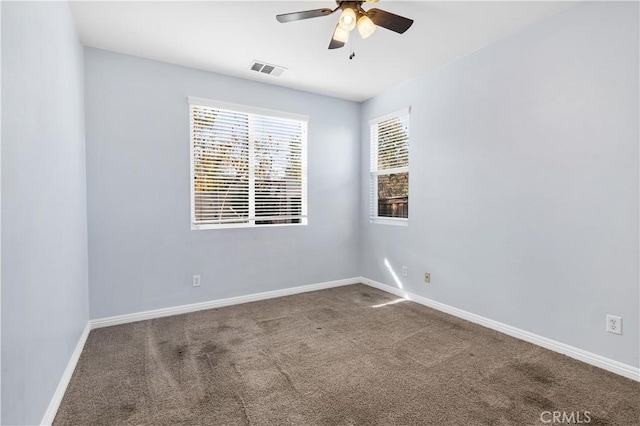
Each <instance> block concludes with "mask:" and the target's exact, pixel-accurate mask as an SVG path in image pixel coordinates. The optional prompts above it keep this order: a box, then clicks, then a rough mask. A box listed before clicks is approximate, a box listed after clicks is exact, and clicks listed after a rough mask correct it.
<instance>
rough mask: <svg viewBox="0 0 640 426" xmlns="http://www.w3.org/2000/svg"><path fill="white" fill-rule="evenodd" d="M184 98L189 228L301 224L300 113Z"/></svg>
mask: <svg viewBox="0 0 640 426" xmlns="http://www.w3.org/2000/svg"><path fill="white" fill-rule="evenodd" d="M189 103H190V116H191V153H192V155H191V161H192V188H191V189H192V197H191V213H192V214H191V216H192V227H193V228H194V229H203V228H204V229H206V228H220V227H239V226H257V225H282V224H305V223H306V217H307V211H306V210H307V205H306V204H307V200H306V198H307V191H306V174H307V173H306V137H307V119H306V117H302V116H298V115H294V114H288V113H282V112H279V111H270V110H263V109H258V108H252V107H247V106H242V105H232V104H226V103H221V102H215V101H209V100H206V99H199V98H189Z"/></svg>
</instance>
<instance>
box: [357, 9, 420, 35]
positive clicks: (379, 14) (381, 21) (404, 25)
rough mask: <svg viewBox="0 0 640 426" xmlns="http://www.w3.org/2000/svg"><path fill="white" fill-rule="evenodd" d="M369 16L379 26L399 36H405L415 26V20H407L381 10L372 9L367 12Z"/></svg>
mask: <svg viewBox="0 0 640 426" xmlns="http://www.w3.org/2000/svg"><path fill="white" fill-rule="evenodd" d="M367 16H369V18H371V20H372V21H373V23H374V24H376V25H377V26H379V27H382V28H386V29H388V30H391V31H395V32H397V33H399V34H403V33H404V32H405V31H407V30H408V29H409V27H410V26H411V25H412V24H413V19H409V18H405V17H404V16H400V15H396V14H393V13H391V12H385V11H384V10H381V9H371V10H369V11H368V12H367Z"/></svg>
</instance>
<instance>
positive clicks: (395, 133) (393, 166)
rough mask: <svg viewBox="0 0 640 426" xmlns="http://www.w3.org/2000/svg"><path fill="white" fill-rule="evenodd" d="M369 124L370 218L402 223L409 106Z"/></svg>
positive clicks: (405, 210) (406, 190) (405, 212)
mask: <svg viewBox="0 0 640 426" xmlns="http://www.w3.org/2000/svg"><path fill="white" fill-rule="evenodd" d="M370 125H371V145H370V149H371V161H370V167H371V169H370V170H371V197H370V199H371V205H370V212H371V220H372V221H374V222H385V223H390V222H393V221H396V222H404V223H406V219H407V218H408V217H409V108H405V109H403V110H400V111H397V112H395V113H392V114H389V115H386V116H384V117H379V118H376V119H374V120H371V121H370ZM380 219H383V220H380Z"/></svg>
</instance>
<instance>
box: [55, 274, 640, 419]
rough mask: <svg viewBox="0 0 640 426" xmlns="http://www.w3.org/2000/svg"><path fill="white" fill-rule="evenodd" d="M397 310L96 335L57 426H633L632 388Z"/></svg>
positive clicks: (315, 304)
mask: <svg viewBox="0 0 640 426" xmlns="http://www.w3.org/2000/svg"><path fill="white" fill-rule="evenodd" d="M396 300H397V297H395V296H393V295H390V294H388V293H384V292H382V291H379V290H375V289H372V288H370V287H367V286H364V285H353V286H347V287H341V288H335V289H330V290H323V291H318V292H313V293H305V294H300V295H295V296H289V297H283V298H279V299H272V300H266V301H261V302H255V303H249V304H244V305H238V306H232V307H226V308H220V309H213V310H208V311H202V312H197V313H192V314H186V315H180V316H174V317H170V318H162V319H157V320H151V321H144V322H138V323H133V324H127V325H121V326H115V327H110V328H103V329H99V330H94V331H92V332H91V334H90V335H89V339H88V341H87V344H86V346H85V348H84V351H83V353H82V356H81V358H80V361H79V364H78V366H77V368H76V371H75V373H74V375H73V378H72V380H71V383H70V385H69V387H68V389H67V393H66V395H65V397H64V400H63V401H62V405H61V406H60V410H59V411H58V415H57V417H56V420H55V423H54V424H55V425H438V426H440V425H456V426H467V425H537V424H539V425H544V424H547V425H548V424H567V423H553V422H552V423H544V422H543V421H542V420H545V421H547V420H551V419H552V416H553V413H548V414H543V412H545V411H549V412H553V411H560V412H565V413H566V414H567V415H572V414H573V416H574V417H573V421H574V423H575V422H576V421H577V420H582V421H583V422H584V421H585V420H586V419H587V417H586V416H588V417H589V419H590V422H589V423H588V424H590V425H624V426H631V425H637V424H640V408H639V407H640V384H639V383H636V382H633V381H631V380H628V379H625V378H622V377H619V376H616V375H614V374H611V373H608V372H606V371H604V370H600V369H598V368H595V367H591V366H589V365H587V364H583V363H581V362H578V361H574V360H572V359H570V358H567V357H565V356H562V355H559V354H556V353H553V352H550V351H547V350H545V349H542V348H539V347H537V346H534V345H531V344H528V343H525V342H522V341H519V340H516V339H514V338H511V337H508V336H506V335H503V334H500V333H497V332H494V331H491V330H488V329H485V328H482V327H480V326H477V325H474V324H471V323H468V322H466V321H463V320H460V319H457V318H454V317H451V316H448V315H446V314H442V313H440V312H438V311H434V310H432V309H429V308H426V307H424V306H421V305H418V304H415V303H412V302H406V301H400V302H398V303H394V302H395V301H396ZM389 302H391V303H389ZM585 411H587V412H588V413H585ZM541 415H542V420H541ZM576 415H577V417H576ZM565 419H571V418H570V417H569V418H565Z"/></svg>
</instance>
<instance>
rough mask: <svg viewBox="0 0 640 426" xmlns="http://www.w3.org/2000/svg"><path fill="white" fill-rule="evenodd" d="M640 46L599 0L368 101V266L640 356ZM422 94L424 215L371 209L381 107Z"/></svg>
mask: <svg viewBox="0 0 640 426" xmlns="http://www.w3.org/2000/svg"><path fill="white" fill-rule="evenodd" d="M638 47H639V46H638V4H637V3H635V2H634V3H628V2H627V3H611V2H609V3H606V4H605V3H591V2H587V3H583V4H579V5H578V6H575V7H573V8H570V9H568V10H566V11H565V12H562V13H561V14H559V15H556V16H555V17H553V18H551V19H549V20H546V21H544V22H542V23H540V24H538V25H535V26H532V27H530V28H528V29H526V30H524V31H522V32H520V33H518V34H515V35H514V36H512V37H510V38H508V39H505V40H503V41H501V42H499V43H496V44H494V45H492V46H489V47H486V48H484V49H482V50H480V51H478V52H476V53H474V54H472V55H469V56H467V57H465V58H463V59H461V60H459V61H457V62H455V63H452V64H450V65H448V66H446V67H444V68H442V69H439V70H437V71H435V72H432V73H430V74H426V75H424V76H422V77H420V78H418V79H416V80H413V81H410V82H407V83H405V84H402V85H400V86H398V87H396V88H394V89H392V90H390V91H388V92H386V93H384V94H382V95H380V96H377V97H376V98H374V99H372V100H370V101H368V102H366V103H365V104H364V106H363V110H362V120H361V122H362V128H361V130H362V152H361V154H362V156H361V158H362V160H361V161H362V163H361V164H362V167H361V182H362V188H361V208H362V210H361V214H360V218H361V220H362V225H361V226H362V228H361V229H362V243H361V252H362V256H361V262H362V263H361V265H362V266H361V269H362V274H363V275H364V276H366V277H368V278H371V279H374V280H377V281H381V282H384V283H388V284H393V285H395V284H394V281H393V279H392V277H391V275H390V272H389V270H388V269H387V268H386V267H385V266H384V259H385V258H386V259H388V260H389V262H390V264H391V266H392V268H393V269H395V271H396V273H397V274H398V275H400V273H399V271H400V268H401V266H402V265H407V266H408V267H409V276H408V277H407V278H402V277H401V279H402V284H403V286H404V287H405V289H406V290H408V291H410V292H413V293H416V294H419V295H423V296H425V297H428V298H431V299H434V300H437V301H439V302H442V303H446V304H449V305H452V306H455V307H457V308H460V309H464V310H467V311H469V312H473V313H476V314H479V315H482V316H485V317H488V318H491V319H494V320H497V321H501V322H503V323H506V324H509V325H512V326H515V327H519V328H521V329H524V330H528V331H531V332H533V333H537V334H539V335H542V336H546V337H548V338H552V339H556V340H559V341H561V342H564V343H567V344H570V345H574V346H576V347H579V348H582V349H585V350H588V351H592V352H595V353H597V354H601V355H604V356H607V357H610V358H613V359H615V360H618V361H621V362H624V363H627V364H630V365H635V366H638V359H639V353H638V347H639V342H638V336H639V330H638V324H639V316H638V301H639V294H638V291H639V286H638V273H639V271H638V268H639V267H638V255H639V253H638V217H639V212H638V192H639V188H638V172H639V170H638V139H639V134H638V127H639V123H638V114H639V108H638V90H639V86H638V72H639V69H638V61H639V58H638ZM407 105H411V108H412V113H411V124H410V125H411V157H410V170H411V171H410V213H409V214H410V219H409V226H408V227H396V226H383V225H373V224H369V223H368V222H367V221H366V218H367V208H368V173H367V171H368V167H369V165H368V158H369V147H368V126H367V121H368V120H369V119H370V118H372V117H375V116H378V115H382V114H386V113H389V112H392V111H394V110H396V109H399V108H401V107H404V106H407ZM425 271H429V272H431V274H432V275H431V284H425V283H424V282H423V281H422V280H423V273H424V272H425ZM608 313H609V314H614V315H620V316H622V317H624V327H623V328H624V335H622V336H617V335H612V334H607V333H605V331H604V329H605V315H606V314H608Z"/></svg>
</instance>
